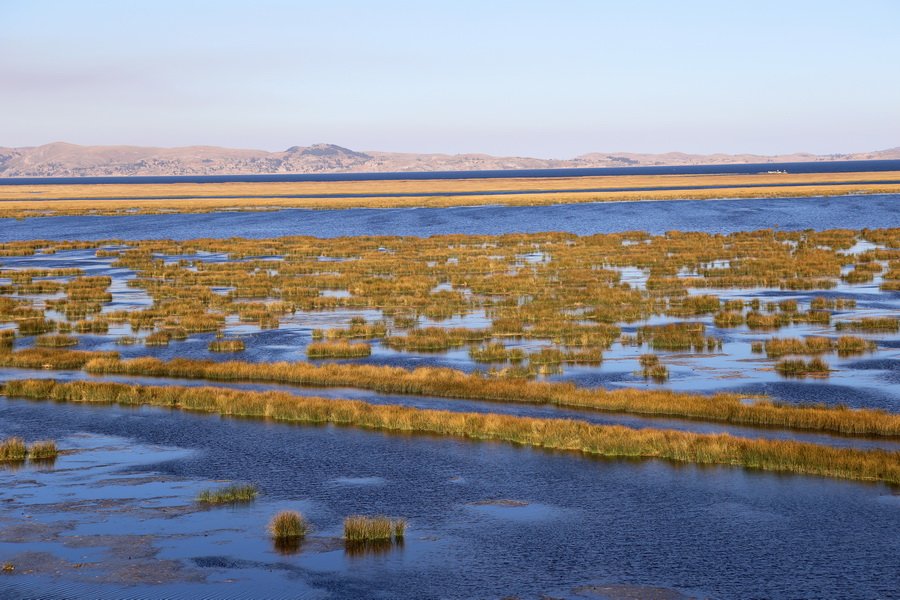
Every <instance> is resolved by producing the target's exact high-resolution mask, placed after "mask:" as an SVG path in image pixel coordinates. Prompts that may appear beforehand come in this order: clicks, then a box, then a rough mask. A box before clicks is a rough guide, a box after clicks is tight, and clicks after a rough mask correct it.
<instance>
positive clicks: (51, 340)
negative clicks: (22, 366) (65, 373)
mask: <svg viewBox="0 0 900 600" xmlns="http://www.w3.org/2000/svg"><path fill="white" fill-rule="evenodd" d="M34 345H35V346H38V347H40V348H63V347H65V346H77V345H78V338H77V337H75V336H72V335H65V334H57V335H39V336H38V337H36V338H34Z"/></svg>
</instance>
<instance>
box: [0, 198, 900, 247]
mask: <svg viewBox="0 0 900 600" xmlns="http://www.w3.org/2000/svg"><path fill="white" fill-rule="evenodd" d="M866 227H870V228H874V227H900V195H898V194H880V195H860V196H852V195H851V196H831V197H812V198H756V199H737V200H719V201H714V200H678V201H645V202H598V203H585V204H562V205H556V206H461V207H454V208H384V209H370V208H365V209H364V208H359V209H350V210H306V209H289V210H278V211H268V212H265V211H263V212H259V211H253V212H218V213H206V214H175V215H129V216H115V217H92V216H81V217H40V218H33V219H23V220H13V219H0V242H8V241H14V240H31V239H47V240H72V239H77V240H100V239H113V238H115V239H122V240H136V239H163V238H170V239H191V238H203V237H216V238H221V237H246V238H268V237H279V236H289V235H312V236H317V237H341V236H354V235H413V236H430V235H442V234H453V233H462V234H503V233H536V232H541V231H568V232H571V233H576V234H579V235H590V234H594V233H613V232H617V231H635V230H641V231H647V232H650V233H652V234H660V233H664V232H666V231H671V230H682V231H705V232H718V233H730V232H734V231H749V230H755V229H766V228H773V229H784V230H802V229H816V230H822V229H834V228H852V229H862V228H866Z"/></svg>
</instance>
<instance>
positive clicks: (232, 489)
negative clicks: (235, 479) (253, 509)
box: [197, 484, 259, 504]
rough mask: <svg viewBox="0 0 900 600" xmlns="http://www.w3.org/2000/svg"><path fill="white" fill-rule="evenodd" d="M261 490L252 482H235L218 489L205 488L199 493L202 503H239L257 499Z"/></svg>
mask: <svg viewBox="0 0 900 600" xmlns="http://www.w3.org/2000/svg"><path fill="white" fill-rule="evenodd" d="M258 494H259V491H258V490H257V489H256V486H255V485H252V484H235V485H229V486H227V487H224V488H219V489H216V490H203V491H202V492H200V493H199V494H198V495H197V502H199V503H201V504H237V503H239V502H252V501H253V500H256V496H257V495H258Z"/></svg>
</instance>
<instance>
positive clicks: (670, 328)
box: [636, 323, 722, 352]
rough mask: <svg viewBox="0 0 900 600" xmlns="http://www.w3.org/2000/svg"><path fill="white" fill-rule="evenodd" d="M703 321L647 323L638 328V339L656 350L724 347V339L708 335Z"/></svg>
mask: <svg viewBox="0 0 900 600" xmlns="http://www.w3.org/2000/svg"><path fill="white" fill-rule="evenodd" d="M705 333H706V326H705V325H704V324H703V323H669V324H666V325H646V326H643V327H640V328H638V332H637V336H636V341H637V343H638V344H644V343H647V344H649V345H650V347H651V348H653V349H654V350H693V351H695V352H700V351H704V350H708V351H713V350H716V349H719V348H721V347H722V340H720V339H718V338H714V337H707V336H706V335H705Z"/></svg>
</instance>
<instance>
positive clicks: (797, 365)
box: [775, 358, 831, 377]
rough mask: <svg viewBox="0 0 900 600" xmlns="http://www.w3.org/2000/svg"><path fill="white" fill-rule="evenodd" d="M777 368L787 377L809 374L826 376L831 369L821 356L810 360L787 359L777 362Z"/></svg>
mask: <svg viewBox="0 0 900 600" xmlns="http://www.w3.org/2000/svg"><path fill="white" fill-rule="evenodd" d="M775 370H776V371H778V372H779V373H780V374H782V375H784V376H785V377H806V376H807V375H817V376H825V377H827V376H828V374H829V373H830V372H831V369H830V368H829V367H828V363H826V362H825V361H824V360H822V359H821V358H813V359H812V360H810V361H804V360H803V359H799V358H797V359H791V358H789V359H785V360H780V361H778V362H777V363H775Z"/></svg>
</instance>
